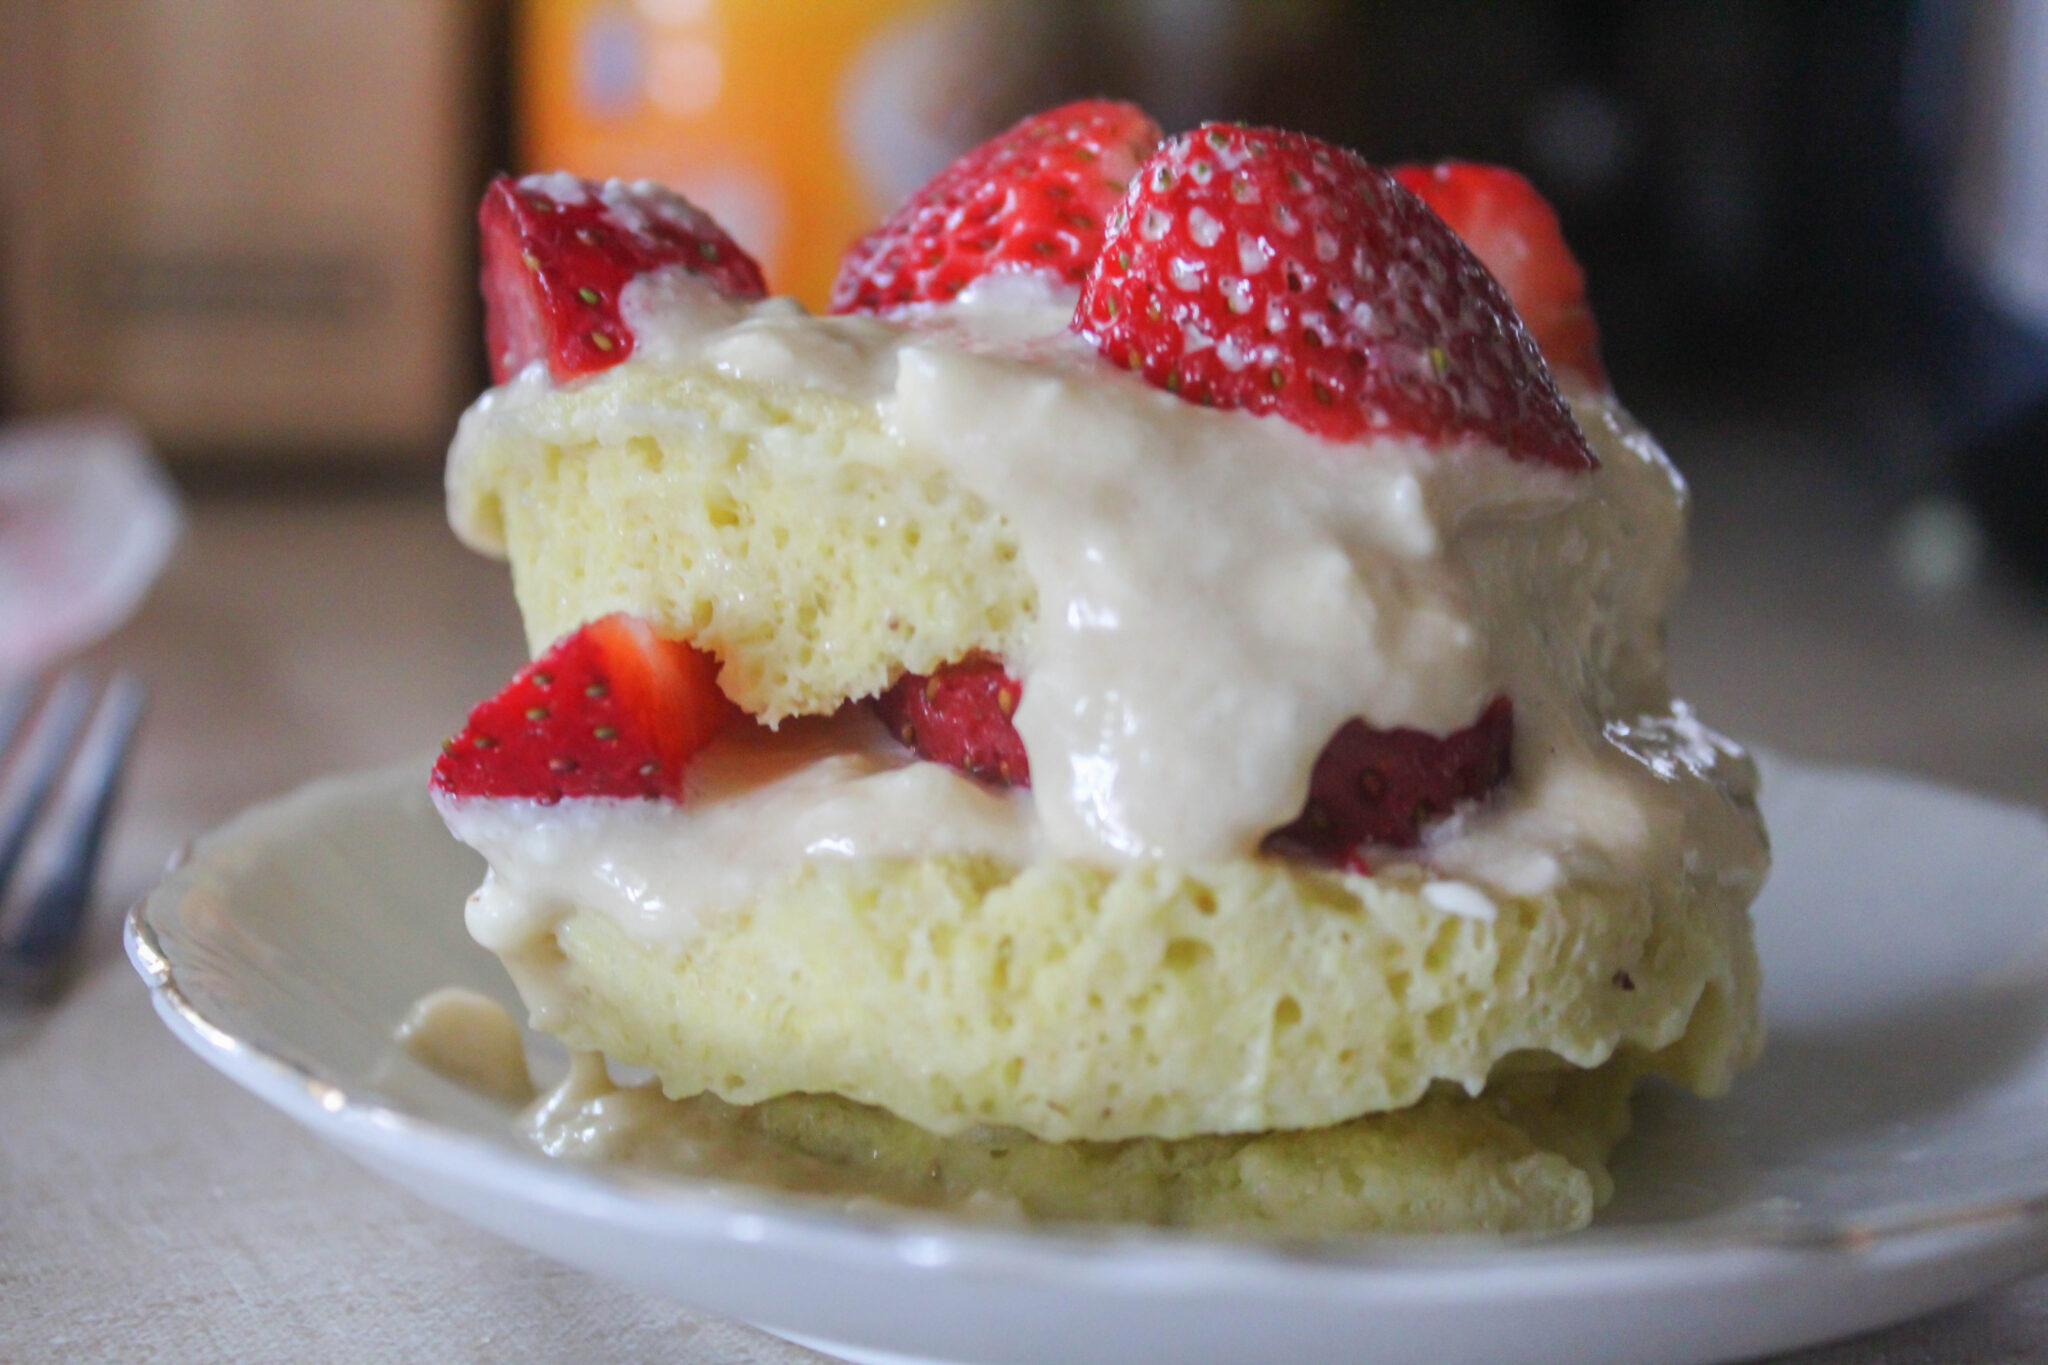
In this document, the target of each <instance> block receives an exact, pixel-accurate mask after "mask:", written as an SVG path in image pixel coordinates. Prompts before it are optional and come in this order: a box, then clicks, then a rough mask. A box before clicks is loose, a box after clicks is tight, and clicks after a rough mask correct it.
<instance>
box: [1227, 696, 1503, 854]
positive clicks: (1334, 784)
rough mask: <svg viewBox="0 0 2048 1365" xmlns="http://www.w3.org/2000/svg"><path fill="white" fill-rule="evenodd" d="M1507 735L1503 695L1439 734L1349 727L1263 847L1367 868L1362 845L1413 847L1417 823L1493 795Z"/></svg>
mask: <svg viewBox="0 0 2048 1365" xmlns="http://www.w3.org/2000/svg"><path fill="white" fill-rule="evenodd" d="M1514 739H1515V713H1514V708H1513V706H1512V705H1511V704H1510V703H1509V702H1508V699H1507V698H1506V697H1495V698H1494V699H1493V701H1492V702H1490V703H1488V705H1487V707H1486V709H1485V710H1483V711H1481V712H1480V713H1479V718H1478V719H1477V720H1476V721H1474V722H1473V723H1472V724H1470V725H1468V726H1466V727H1465V728H1464V729H1462V730H1455V731H1453V732H1452V733H1450V734H1448V735H1443V736H1441V737H1439V736H1437V735H1432V734H1429V733H1427V732H1426V731H1422V730H1408V729H1395V730H1375V729H1373V728H1372V727H1371V726H1369V725H1367V724H1366V723H1365V722H1364V721H1362V720H1352V721H1348V722H1346V723H1345V724H1344V725H1343V726H1341V727H1340V728H1339V729H1338V731H1337V733H1336V735H1335V736H1333V737H1332V738H1331V740H1330V742H1329V743H1328V744H1327V745H1325V746H1324V748H1323V752H1322V754H1321V756H1320V757H1318V758H1317V759H1316V766H1315V768H1314V770H1313V771H1312V772H1311V773H1310V775H1309V783H1308V804H1307V805H1306V806H1305V807H1303V809H1302V812H1301V815H1300V816H1299V817H1298V818H1297V819H1296V820H1295V821H1294V822H1293V823H1292V824H1290V825H1287V826H1285V827H1284V828H1281V829H1277V830H1274V831H1273V832H1272V833H1271V834H1269V835H1267V836H1266V849H1267V851H1268V852H1271V853H1279V854H1283V855H1285V856H1290V857H1309V858H1315V859H1318V860H1324V861H1333V862H1339V863H1344V864H1347V865H1348V866H1350V867H1351V868H1353V869H1354V870H1356V871H1369V870H1370V868H1368V867H1367V865H1366V863H1365V861H1364V859H1363V857H1362V856H1361V855H1360V853H1359V850H1360V848H1361V847H1362V846H1370V845H1383V846H1386V847H1390V848H1412V847H1414V846H1415V845H1416V844H1417V843H1419V842H1421V839H1422V830H1423V828H1424V827H1425V826H1426V825H1428V824H1430V823H1431V822H1432V821H1435V820H1440V819H1442V818H1443V817H1444V816H1446V815H1449V814H1450V813H1451V812H1452V811H1453V810H1455V809H1456V808H1457V807H1458V805H1459V804H1460V803H1462V802H1466V801H1476V800H1478V799H1479V798H1480V797H1482V796H1485V795H1486V794H1487V793H1488V792H1489V791H1491V790H1493V788H1494V786H1495V785H1496V784H1497V783H1499V782H1500V780H1501V779H1502V778H1504V777H1506V776H1507V774H1508V755H1509V752H1510V751H1511V750H1512V749H1513V747H1514Z"/></svg>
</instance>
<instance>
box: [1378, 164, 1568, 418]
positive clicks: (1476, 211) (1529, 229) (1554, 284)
mask: <svg viewBox="0 0 2048 1365" xmlns="http://www.w3.org/2000/svg"><path fill="white" fill-rule="evenodd" d="M1392 175H1393V177H1394V179H1396V180H1398V181H1400V182H1401V183H1402V184H1403V185H1405V186H1407V187H1408V188H1409V189H1410V190H1413V191H1414V192H1415V195H1416V196H1417V197H1418V198H1419V199H1421V200H1422V202H1423V203H1425V204H1427V205H1429V206H1430V207H1431V208H1432V209H1434V210H1436V215H1437V217H1439V218H1441V219H1443V220H1444V221H1445V222H1446V223H1449V224H1450V225H1451V230H1452V231H1454V232H1456V233H1457V234H1458V235H1459V236H1460V237H1462V238H1464V239H1465V245H1467V246H1469V247H1471V248H1472V253H1473V254H1474V255H1475V256H1477V257H1479V261H1480V263H1481V264H1482V265H1484V266H1485V267H1486V268H1487V269H1488V270H1490V271H1492V272H1493V277H1494V278H1495V279H1497V280H1499V281H1500V284H1501V288H1503V289H1505V290H1507V294H1508V301H1509V302H1511V303H1513V304H1514V305H1515V311H1516V312H1517V313H1520V314H1521V315H1522V323H1523V325H1524V326H1526V327H1527V328H1528V329H1529V334H1530V335H1531V336H1533V337H1535V338H1536V345H1537V346H1538V348H1540V349H1541V350H1542V352H1543V358H1544V359H1545V360H1547V361H1549V362H1550V368H1551V370H1552V371H1553V372H1555V373H1557V374H1559V375H1569V376H1571V377H1572V378H1574V379H1577V380H1578V381H1580V382H1581V383H1583V384H1585V385H1587V386H1589V387H1592V388H1596V389H1604V388H1606V387H1607V372H1606V371H1605V370H1604V369H1603V368H1602V367H1601V365H1600V328H1599V326H1598V325H1597V324H1596V323H1595V322H1594V321H1593V310H1592V309H1591V308H1590V307H1588V306H1587V304H1586V272H1585V271H1584V270H1582V269H1580V268H1579V262H1578V260H1577V258H1576V257H1574V256H1573V255H1572V251H1571V248H1570V247H1568V246H1566V245H1565V241H1564V229H1563V228H1562V227H1560V226H1558V221H1557V211H1556V210H1555V209H1553V208H1551V207H1550V205H1549V203H1548V202H1547V201H1546V200H1545V199H1544V198H1543V196H1542V195H1540V194H1538V193H1537V192H1536V187H1535V186H1534V185H1531V184H1530V183H1529V182H1528V181H1527V180H1524V179H1523V178H1522V177H1521V176H1520V175H1517V174H1516V173H1515V172H1513V171H1511V170H1509V169H1508V168H1507V167H1505V166H1483V165H1480V164H1478V163H1476V162H1471V161H1443V162H1439V163H1437V164H1436V165H1434V166H1396V167H1394V169H1393V171H1392Z"/></svg>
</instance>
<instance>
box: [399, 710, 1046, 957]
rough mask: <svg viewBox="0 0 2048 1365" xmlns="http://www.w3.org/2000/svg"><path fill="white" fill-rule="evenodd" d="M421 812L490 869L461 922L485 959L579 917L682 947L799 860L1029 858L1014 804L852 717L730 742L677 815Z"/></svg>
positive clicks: (617, 803)
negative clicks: (440, 822)
mask: <svg viewBox="0 0 2048 1365" xmlns="http://www.w3.org/2000/svg"><path fill="white" fill-rule="evenodd" d="M437 803H438V804H439V806H440V808H441V815H442V817H443V818H444V819H445V820H446V821H447V822H448V828H449V829H450V831H451V832H453V833H454V835H455V837H456V838H458V839H460V840H461V841H462V842H464V843H466V844H468V845H470V846H471V847H472V848H474V849H476V850H477V851H478V852H479V853H482V854H483V855H484V858H485V860H486V861H487V862H489V864H490V866H491V871H490V873H489V875H488V876H487V877H486V878H485V881H484V884H483V886H482V887H481V888H479V889H478V891H477V892H476V894H475V895H473V896H471V897H470V900H469V908H468V912H467V918H468V923H469V932H470V935H471V936H472V937H473V938H475V939H476V941H477V942H478V943H481V944H482V945H483V946H484V947H486V948H489V949H491V950H492V951H494V952H498V953H517V952H518V951H519V950H520V949H522V948H523V947H525V946H527V945H528V944H530V943H531V942H532V941H533V939H534V938H535V936H536V935H537V934H539V933H544V932H546V931H547V930H548V929H549V928H550V927H551V926H552V925H553V924H554V922H555V921H556V920H557V919H559V918H561V917H562V916H564V915H566V914H567V913H568V912H569V910H570V909H571V908H572V907H574V906H579V905H583V906H595V907H598V908H601V909H602V910H603V911H604V912H605V913H606V914H608V915H610V916H611V917H612V918H613V919H614V920H616V921H617V922H618V923H619V924H620V925H621V926H623V927H624V928H625V929H626V930H627V931H628V932H630V933H632V934H634V935H635V936H637V937H639V938H642V939H645V940H650V941H665V942H679V941H684V940H687V939H688V938H689V937H691V936H692V935H693V934H695V933H696V932H697V930H698V928H699V927H700V926H701V924H702V923H703V921H704V919H705V917H706V916H709V915H713V914H716V913H717V912H718V911H720V910H722V909H725V908H726V907H728V906H733V905H739V904H742V903H744V902H746V901H748V900H751V899H753V898H754V897H755V896H758V895H759V894H761V893H762V892H764V891H766V890H768V889H769V888H770V887H771V886H772V885H773V884H774V883H775V881H776V880H778V879H779V878H781V877H783V876H786V875H787V874H788V872H789V871H790V869H792V868H794V867H796V866H797V865H798V864H800V863H802V862H803V861H805V860H807V859H818V858H915V857H920V856H923V855H925V854H929V853H942V852H986V853H993V854H996V855H998V856H1000V857H1002V858H1004V859H1006V860H1008V861H1010V862H1013V863H1025V862H1029V861H1031V859H1032V858H1033V857H1034V856H1035V855H1036V852H1037V840H1036V832H1035V828H1034V823H1033V821H1032V820H1031V817H1030V798H1029V796H1028V794H1026V793H1024V792H1012V791H998V790H996V789H994V788H991V787H988V786H985V785H983V784H982V783H979V782H976V781H974V780H973V779H972V778H968V777H964V776H962V775H961V774H959V773H957V772H955V771H953V770H952V769H951V768H947V767H944V766H942V765H940V764H936V763H923V762H919V761H918V759H917V756H916V755H915V754H913V753H911V752H909V751H908V750H906V749H905V748H904V747H903V746H902V745H900V744H898V743H897V742H896V741H895V740H894V739H893V738H892V737H891V736H890V735H889V733H888V732H887V731H886V730H884V729H883V728H882V726H881V724H880V723H879V722H878V721H876V720H875V719H874V717H873V716H871V715H870V714H868V713H867V712H866V711H862V710H849V711H846V712H843V713H842V714H840V715H838V716H833V717H817V718H806V719H801V720H793V721H789V722H787V723H785V724H784V725H783V726H782V728H781V729H780V730H765V729H761V728H759V727H735V728H734V730H733V731H732V732H730V733H729V735H728V736H727V737H725V738H723V739H721V740H720V741H718V742H717V743H715V744H713V745H712V746H711V747H710V748H708V749H706V750H705V751H704V752H703V753H701V754H699V755H698V756H697V758H696V760H695V761H694V762H693V763H692V764H691V765H690V771H689V777H688V782H687V786H686V790H685V800H684V802H683V804H682V805H680V806H676V805H670V804H667V803H665V802H657V801H635V800H599V799H591V800H579V801H564V802H562V803H561V804H559V805H555V806H543V805H541V804H539V803H538V802H534V801H521V800H504V799H490V800H486V799H480V798H476V799H466V800H450V799H447V798H445V797H438V796H437Z"/></svg>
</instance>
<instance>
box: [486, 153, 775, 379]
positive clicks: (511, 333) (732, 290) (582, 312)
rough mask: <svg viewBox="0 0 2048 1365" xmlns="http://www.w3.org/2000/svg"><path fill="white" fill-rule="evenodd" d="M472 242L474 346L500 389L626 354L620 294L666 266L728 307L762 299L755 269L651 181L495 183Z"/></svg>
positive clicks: (535, 178)
mask: <svg viewBox="0 0 2048 1365" xmlns="http://www.w3.org/2000/svg"><path fill="white" fill-rule="evenodd" d="M477 226H478V227H479V228H480V229H481V230H482V233H483V291H484V340H485V342H486V343H487V344H488V345H489V347H490V352H491V378H492V379H494V380H495V381H497V382H498V383H500V384H502V383H504V382H505V381H506V380H507V379H509V378H511V377H512V376H513V375H515V374H517V373H519V371H520V370H522V369H524V368H526V366H527V365H528V364H530V363H531V362H532V361H535V360H538V359H541V358H543V357H545V358H546V360H547V362H548V370H549V372H550V373H552V374H553V375H554V377H555V378H556V379H571V378H574V377H575V376H577V375H579V374H590V373H592V372H593V371H596V370H602V369H606V368H609V367H610V366H613V365H616V364H618V363H619V362H620V361H622V360H624V359H625V358H626V357H627V356H629V355H631V354H633V332H632V329H631V328H629V327H627V326H626V324H625V322H624V321H623V320H622V319H621V318H620V316H619V291H620V290H622V289H624V288H625V287H626V285H627V284H628V283H630V282H631V281H632V279H633V278H634V277H635V276H637V275H641V274H644V273H646V272H647V271H649V270H655V269H658V268H660V267H662V266H665V265H679V266H682V267H684V268H685V269H687V270H688V271H690V272H691V273H692V274H695V275H702V276H704V277H705V278H706V279H708V280H710V281H711V282H712V283H713V284H714V285H716V286H718V288H719V289H720V290H721V291H723V292H724V293H726V294H729V295H731V296H732V297H733V298H737V299H758V298H760V297H761V296H762V295H763V294H764V293H766V292H767V287H766V285H765V284H764V283H763V282H762V279H761V267H760V266H758V265H756V264H755V263H754V258H753V257H751V256H749V255H748V254H747V253H746V252H744V251H742V250H741V249H740V248H739V247H738V246H737V245H735V244H734V242H733V240H732V238H730V237H728V236H726V235H725V229H723V228H721V227H719V225H718V224H717V223H716V222H714V221H712V218H711V215H710V214H708V213H705V212H704V211H703V210H702V209H700V208H698V207H697V206H696V205H694V204H692V203H690V201H689V200H687V199H685V198H683V197H682V196H681V195H680V194H677V193H675V191H673V190H668V189H664V188H662V187H661V186H660V185H657V184H655V183H654V182H653V181H651V180H640V181H635V182H633V183H631V184H628V183H626V182H625V181H621V180H607V181H605V182H603V183H602V184H600V183H598V182H596V181H591V180H579V179H577V178H576V177H575V176H573V175H567V174H562V173H557V174H554V175H529V176H526V177H524V178H523V179H519V180H514V179H513V178H512V177H511V176H508V175H501V176H499V177H498V178H497V179H496V180H493V181H492V182H491V185H490V188H489V189H487V190H485V191H484V202H483V205H482V207H480V208H479V209H478V210H477Z"/></svg>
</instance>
